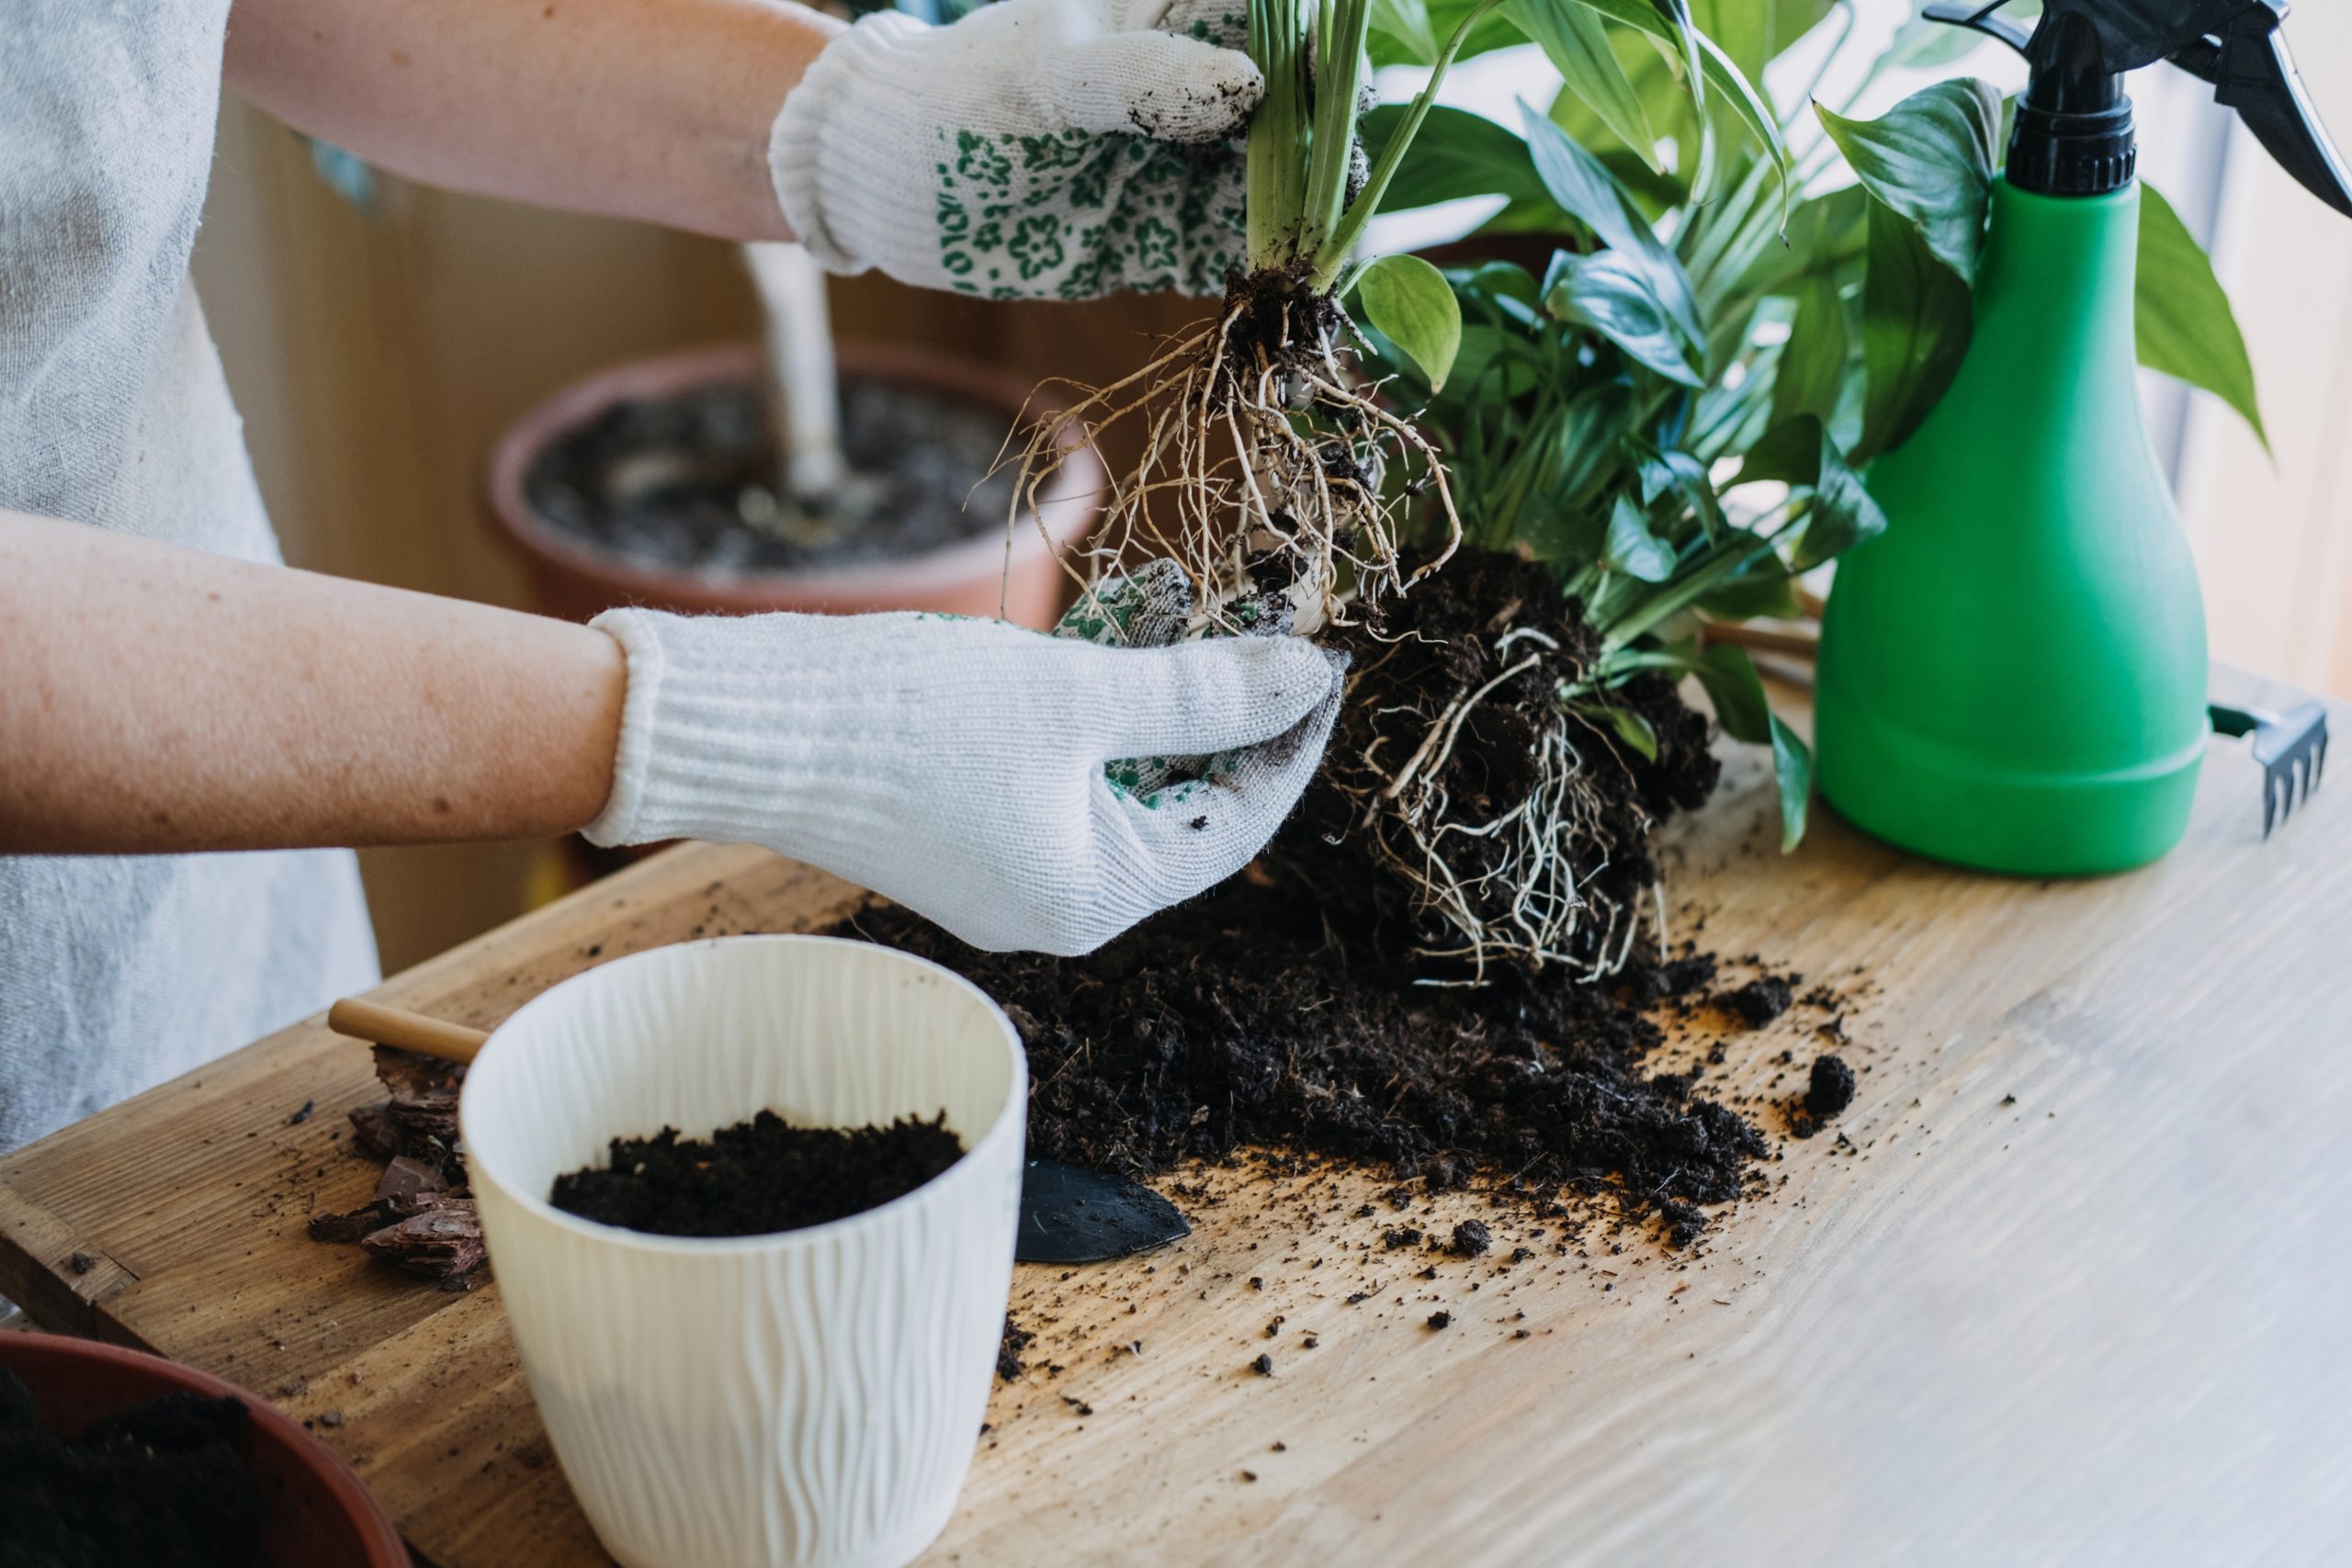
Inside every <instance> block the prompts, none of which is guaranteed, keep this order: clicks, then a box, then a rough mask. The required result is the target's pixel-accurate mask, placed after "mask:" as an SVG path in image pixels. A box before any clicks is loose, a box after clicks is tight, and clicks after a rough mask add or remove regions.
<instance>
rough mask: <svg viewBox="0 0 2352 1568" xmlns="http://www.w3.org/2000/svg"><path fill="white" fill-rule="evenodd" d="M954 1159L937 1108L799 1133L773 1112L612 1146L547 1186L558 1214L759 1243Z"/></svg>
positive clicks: (855, 1207)
mask: <svg viewBox="0 0 2352 1568" xmlns="http://www.w3.org/2000/svg"><path fill="white" fill-rule="evenodd" d="M963 1156H964V1140H963V1139H961V1138H959V1137H957V1136H956V1134H955V1133H954V1132H952V1131H950V1130H949V1128H948V1125H947V1112H946V1111H941V1112H940V1113H939V1114H938V1115H937V1116H935V1117H933V1119H932V1120H930V1121H928V1122H925V1121H921V1120H918V1119H917V1118H915V1117H912V1116H901V1117H899V1119H898V1120H897V1121H895V1122H891V1123H890V1124H889V1125H888V1126H875V1127H799V1126H795V1125H793V1124H792V1123H791V1122H786V1120H785V1119H784V1118H783V1117H781V1116H778V1115H777V1114H776V1113H775V1111H761V1112H760V1113H759V1114H758V1115H757V1116H755V1117H753V1118H752V1120H750V1121H749V1122H737V1123H735V1125H733V1126H731V1127H722V1128H720V1129H719V1130H718V1132H716V1133H713V1134H711V1135H710V1136H709V1137H708V1138H681V1137H680V1136H679V1135H678V1131H677V1129H676V1128H674V1127H665V1128H663V1129H662V1131H661V1132H659V1133H657V1134H654V1135H653V1136H652V1137H650V1138H615V1139H614V1140H613V1142H612V1152H611V1158H610V1160H609V1162H608V1163H607V1164H606V1165H605V1166H604V1167H602V1168H592V1169H587V1170H574V1171H569V1172H567V1173H565V1174H564V1175H562V1176H559V1177H557V1178H556V1179H555V1191H554V1193H553V1195H552V1196H551V1197H550V1198H549V1199H548V1201H550V1202H552V1203H553V1204H554V1205H555V1206H556V1207H557V1208H559V1209H561V1210H563V1211H564V1212H565V1213H571V1214H577V1215H579V1216H580V1217H581V1218H582V1219H584V1220H594V1221H596V1222H598V1223H599V1224H607V1225H620V1226H623V1227H625V1228H627V1229H628V1230H633V1231H647V1232H650V1233H651V1234H653V1235H694V1236H727V1235H772V1234H773V1233H775V1232H777V1231H797V1230H803V1229H806V1228H807V1227H809V1226H810V1225H821V1224H827V1223H828V1222H830V1221H833V1220H838V1219H843V1218H846V1217H847V1216H849V1215H851V1214H857V1213H865V1211H866V1210H868V1209H874V1208H879V1207H880V1206H881V1205H882V1204H884V1203H888V1202H889V1201H892V1200H893V1199H897V1198H903V1197H905V1196H906V1195H907V1194H908V1193H910V1192H911V1191H913V1190H915V1189H916V1188H918V1187H921V1186H922V1184H923V1183H925V1182H926V1181H929V1180H931V1179H933V1177H936V1176H938V1175H939V1174H940V1173H941V1172H942V1171H944V1170H945V1169H946V1168H948V1167H949V1166H951V1165H954V1164H955V1163H956V1161H957V1160H959V1159H961V1158H962V1157H963Z"/></svg>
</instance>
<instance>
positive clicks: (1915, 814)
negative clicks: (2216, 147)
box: [1815, 0, 2352, 876]
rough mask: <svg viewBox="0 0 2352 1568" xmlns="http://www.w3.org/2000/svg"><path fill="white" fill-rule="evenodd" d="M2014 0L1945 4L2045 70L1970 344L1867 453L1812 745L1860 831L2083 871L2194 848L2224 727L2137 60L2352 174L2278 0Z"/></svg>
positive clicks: (1999, 194) (1830, 793) (2012, 166)
mask: <svg viewBox="0 0 2352 1568" xmlns="http://www.w3.org/2000/svg"><path fill="white" fill-rule="evenodd" d="M2004 3H2006V0H1992V3H1991V4H1985V0H1974V3H1973V4H1965V5H1957V6H1953V5H1941V6H1930V7H1929V8H1928V16H1929V17H1933V18H1935V19H1937V20H1939V21H1946V22H1951V23H1954V24H1956V25H1960V26H1964V27H1972V28H1977V29H1978V30H1980V31H1984V32H1987V33H1990V34H1992V35H1993V36H1995V37H1996V38H1999V39H2003V40H2004V41H2005V42H2007V43H2009V44H2011V45H2012V46H2014V47H2015V48H2017V49H2018V50H2019V51H2021V52H2022V53H2024V55H2025V56H2026V58H2027V60H2028V61H2029V62H2030V64H2031V66H2032V74H2031V80H2030V84H2029V85H2028V86H2027V88H2026V90H2025V93H2024V95H2023V96H2021V97H2020V98H2019V99H2018V106H2017V113H2016V119H2015V130H2014V132H2013V134H2012V137H2011V140H2010V144H2009V151H2008V157H2007V171H2006V173H2005V175H2003V177H2002V178H2001V179H2000V180H1999V181H1997V182H1996V185H1995V187H1994V191H1993V201H1992V213H1991V226H1990V228H1989V230H1988V231H1987V235H1986V240H1985V254H1984V259H1983V261H1982V262H1981V263H1980V265H1979V268H1978V276H1977V283H1976V290H1975V295H1974V316H1975V326H1974V333H1973V337H1972V339H1971V342H1970V345H1969V350H1968V355H1967V357H1966V359H1965V360H1964V362H1963V363H1962V367H1961V369H1960V372H1959V374H1958V376H1957V377H1956V378H1954V380H1953V382H1952V385H1951V389H1950V390H1949V391H1948V392H1947V393H1946V394H1945V396H1944V398H1943V400H1941V401H1940V402H1939V404H1938V405H1937V406H1936V408H1935V410H1934V412H1931V413H1930V414H1929V415H1928V418H1927V419H1926V420H1925V421H1924V422H1922V423H1921V424H1920V426H1919V428H1918V430H1917V432H1916V433H1915V434H1913V435H1912V437H1911V438H1910V439H1909V440H1908V441H1907V442H1905V444H1904V445H1903V446H1900V447H1898V448H1896V449H1895V450H1894V451H1893V452H1890V453H1888V454H1886V455H1885V456H1884V457H1881V458H1880V459H1879V460H1878V461H1877V462H1876V463H1874V464H1873V465H1872V466H1871V470H1870V473H1869V475H1868V478H1867V481H1866V482H1867V483H1868V485H1869V487H1870V490H1871V495H1872V496H1873V497H1874V498H1875V499H1876V500H1877V502H1879V504H1880V506H1881V507H1882V508H1883V510H1884V511H1885V513H1886V515H1887V529H1886V532H1885V533H1884V534H1883V535H1881V536H1878V537H1877V538H1874V539H1872V540H1871V541H1870V542H1868V543H1866V544H1864V545H1862V546H1860V547H1858V548H1856V549H1855V550H1853V551H1852V552H1850V553H1849V555H1848V556H1847V557H1846V558H1845V559H1843V560H1842V561H1841V562H1840V563H1839V565H1838V574H1837V580H1836V583H1835V585H1834V587H1833V588H1832V590H1831V592H1830V595H1829V604H1828V607H1827V609H1826V612H1825V614H1824V615H1823V618H1822V635H1821V661H1820V673H1819V681H1818V686H1817V689H1816V693H1815V739H1816V744H1817V748H1818V751H1819V758H1820V761H1819V770H1820V771H1819V777H1820V781H1821V787H1822V793H1823V795H1825V796H1826V798H1827V800H1828V801H1829V803H1830V805H1831V806H1833V807H1836V808H1837V809H1838V812H1839V813H1840V814H1841V815H1843V816H1844V817H1846V818H1848V819H1849V820H1850V821H1852V822H1854V823H1855V824H1857V825H1858V826H1860V827H1861V828H1862V829H1865V830H1866V831H1868V832H1870V833H1871V834H1874V835H1875V836H1877V837H1879V838H1882V839H1885V840H1888V841H1890V842H1892V843H1894V844H1897V845H1900V846H1902V847H1904V848H1905V849H1909V850H1912V851H1915V852H1918V853H1921V854H1926V855H1930V856H1933V857H1935V858H1937V859H1939V860H1947V861H1952V862H1956V863H1961V864H1963V865H1970V866H1976V867H1981V868H1983V869H1986V870H1991V871H2000V872H2009V873H2015V874H2024V875H2034V876H2059V875H2087V874H2098V873H2103V872H2113V871H2121V870H2124V869H2127V868H2129V867H2131V866H2136V865H2142V864H2144V863H2147V862H2149V861H2153V860H2155V859H2156V858H2158V857H2159V856H2161V855H2163V854H2164V853H2165V852H2167V851H2169V850H2170V849H2171V848H2172V847H2173V845H2174V844H2176V843H2177V842H2178V841H2179V840H2180V836H2181V834H2182V833H2183V831H2185V830H2186V829H2187V827H2188V812H2189V804H2190V800H2191V797H2192V796H2193V795H2194V794H2195V792H2196V787H2197V774H2198V769H2199V763H2200V762H2201V761H2203V758H2204V754H2205V748H2206V743H2207V739H2208V738H2209V736H2210V734H2211V720H2210V719H2209V716H2208V710H2207V707H2206V690H2205V688H2206V674H2207V665H2206V653H2205V611H2204V603H2203V600H2202V598H2201V596H2200V594H2199V590H2198V583H2197V571H2196V565H2195V562H2194V561H2193V560H2192V559H2191V558H2190V555H2189V549H2188V539H2187V537H2186V536H2185V535H2184V534H2183V532H2182V529H2181V525H2180V518H2179V514H2178V513H2177V510H2176V509H2175V507H2174V503H2173V499H2172V494H2171V491H2170V489H2169V487H2168V485H2167V484H2166V482H2165V475H2164V473H2163V470H2162V469H2161V468H2159V467H2158V465H2157V462H2156V459H2155V456H2154V451H2153V449H2152V448H2151V446H2149V442H2148V437H2147V433H2146V431H2145V428H2144V427H2143V423H2142V422H2141V416H2140V403H2139V393H2138V389H2137V385H2136V379H2135V370H2136V367H2137V364H2138V356H2137V354H2136V352H2135V344H2134V337H2133V315H2132V305H2133V293H2134V272H2135V267H2136V265H2137V255H2138V242H2139V207H2140V191H2139V186H2138V185H2137V183H2136V182H2135V180H2134V177H2133V174H2134V168H2135V164H2136V153H2135V142H2134V140H2133V132H2132V120H2131V99H2130V98H2129V97H2127V96H2125V95H2124V92H2123V76H2124V74H2125V73H2127V72H2130V71H2133V70H2136V69H2138V68H2140V67H2142V66H2145V65H2150V64H2154V63H2155V62H2158V61H2163V60H2169V61H2171V62H2173V63H2175V64H2177V65H2179V66H2182V67H2183V68H2185V69H2187V70H2188V71H2190V72H2192V73H2195V74H2197V75H2199V76H2201V77H2203V78H2204V79H2206V80H2207V81H2210V82H2212V83H2213V84H2214V85H2215V87H2216V96H2217V97H2218V98H2219V100H2220V101H2221V102H2222V104H2224V105H2227V106H2229V107H2232V108H2234V109H2235V110H2236V111H2237V112H2238V114H2239V115H2240V117H2241V118H2243V119H2245V122H2246V124H2247V126H2248V127H2249V129H2251V130H2253V131H2254V132H2255V134H2256V137H2257V138H2258V139H2259V140H2260V141H2261V142H2262V144H2263V145H2264V147H2265V148H2266V149H2267V150H2268V151H2269V152H2270V153H2271V155H2272V156H2273V157H2275V158H2277V159H2278V161H2279V163H2280V164H2282V165H2284V166H2285V167H2286V168H2287V170H2288V171H2289V172H2290V173H2291V174H2292V175H2295V177H2296V178H2297V179H2298V180H2300V181H2301V183H2302V184H2303V185H2304V186H2307V187H2308V188H2310V189H2311V190H2312V191H2313V192H2315V193H2316V194H2318V195H2319V196H2320V197H2322V198H2323V199H2324V200H2325V201H2327V202H2328V203H2329V204H2330V205H2331V206H2334V207H2335V208H2336V209H2338V210H2340V211H2343V212H2345V213H2346V214H2347V215H2352V177H2347V175H2346V170H2345V167H2344V164H2343V163H2342V161H2341V159H2340V158H2339V157H2338V156H2337V154H2336V152H2335V148H2334V147H2333V145H2332V144H2331V143H2330V142H2329V141H2328V139H2327V135H2326V132H2325V131H2324V130H2323V129H2322V128H2321V125H2320V122H2319V119H2318V117H2317V115H2316V114H2315V113H2313V111H2312V107H2311V104H2310V102H2309V100H2308V98H2307V97H2306V96H2304V93H2303V90H2302V85H2301V79H2300V78H2299V77H2298V76H2297V74H2296V73H2295V69H2294V65H2293V62H2292V60H2291V58H2290V56H2289V54H2288V52H2287V48H2286V42H2285V39H2283V37H2282V36H2281V35H2280V34H2279V31H2278V24H2279V22H2280V21H2281V20H2282V19H2283V18H2284V17H2285V15H2286V5H2285V3H2284V0H2048V3H2047V4H2046V5H2045V6H2044V9H2043V11H2042V15H2041V21H2040V23H2039V24H2038V25H2037V26H2036V27H2035V28H2034V30H2033V32H2032V33H2031V34H2030V36H2029V35H2028V34H2027V33H2026V32H2025V31H2024V30H2023V29H2021V28H2018V27H2017V26H2016V25H2015V24H2012V23H2010V22H2008V21H2007V20H2005V19H2003V18H2002V17H1999V16H1997V15H1996V13H1997V12H1998V11H1999V9H2000V7H2001V5H2002V4H2004ZM2323 743H2324V740H2323ZM2313 765H2314V766H2315V763H2314V764H2313ZM2267 809H2268V796H2267V795H2266V813H2267ZM2266 826H2267V820H2266Z"/></svg>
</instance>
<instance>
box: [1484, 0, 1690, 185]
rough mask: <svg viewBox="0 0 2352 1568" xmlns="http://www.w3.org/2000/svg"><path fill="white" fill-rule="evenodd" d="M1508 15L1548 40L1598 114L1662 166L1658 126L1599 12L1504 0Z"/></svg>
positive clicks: (1571, 83)
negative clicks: (1627, 75)
mask: <svg viewBox="0 0 2352 1568" xmlns="http://www.w3.org/2000/svg"><path fill="white" fill-rule="evenodd" d="M1503 15H1505V16H1507V17H1510V19H1511V20H1512V21H1513V22H1515V23H1517V24H1518V26H1519V28H1520V30H1521V31H1522V32H1524V33H1526V34H1527V36H1528V37H1529V38H1531V39H1534V40H1535V41H1536V42H1537V43H1538V44H1540V45H1541V46H1543V50H1544V58H1545V59H1546V60H1549V61H1550V62H1552V68H1553V69H1554V70H1555V71H1557V72H1558V73H1560V76H1561V78H1562V80H1564V81H1565V82H1566V84H1567V90H1568V91H1569V92H1571V93H1574V94H1575V95H1576V96H1577V97H1578V98H1580V99H1582V100H1583V101H1584V103H1585V105H1586V107H1589V108H1590V109H1591V110H1592V112H1593V115H1594V116H1595V118H1598V119H1600V122H1601V123H1602V124H1603V125H1606V126H1607V127H1608V128H1609V129H1610V130H1612V131H1614V132H1615V133H1616V135H1617V139H1618V140H1619V141H1623V143H1624V144H1625V145H1626V146H1627V147H1629V148H1631V149H1632V150H1633V151H1634V152H1635V153H1637V154H1639V155H1640V157H1641V159H1642V161H1643V162H1644V163H1645V164H1648V165H1649V167H1650V168H1652V169H1653V170H1658V169H1663V168H1664V167H1665V165H1664V164H1661V163H1660V162H1659V160H1658V156H1657V131H1656V130H1653V129H1651V126H1650V118H1649V115H1648V113H1647V112H1646V111H1645V109H1644V108H1643V107H1642V100H1641V96H1640V95H1639V94H1637V93H1636V92H1634V85H1633V84H1632V83H1631V82H1629V81H1627V80H1626V79H1625V71H1624V68H1623V66H1621V65H1619V64H1618V62H1617V53H1616V51H1615V50H1613V49H1612V48H1611V46H1610V42H1609V32H1608V29H1607V28H1604V27H1602V26H1601V22H1600V17H1599V16H1598V15H1596V14H1595V13H1593V12H1591V11H1589V10H1587V9H1586V8H1585V7H1584V6H1579V5H1570V4H1567V3H1566V0H1503Z"/></svg>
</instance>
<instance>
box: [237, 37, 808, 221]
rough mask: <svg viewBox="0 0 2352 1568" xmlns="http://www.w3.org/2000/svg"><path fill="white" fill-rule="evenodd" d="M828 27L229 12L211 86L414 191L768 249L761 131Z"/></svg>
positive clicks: (772, 200)
mask: <svg viewBox="0 0 2352 1568" xmlns="http://www.w3.org/2000/svg"><path fill="white" fill-rule="evenodd" d="M843 25H844V24H842V23H841V22H838V21H835V20H833V19H832V18H831V17H825V16H822V15H820V14H819V13H818V12H815V11H812V10H809V8H808V7H806V6H797V5H791V4H787V3H786V0H235V4H234V5H233V6H232V9H231V11H230V13H229V47H228V60H227V78H228V82H229V85H231V86H232V87H234V88H235V89H236V90H237V91H238V92H240V93H242V94H243V96H245V97H247V98H249V99H250V100H252V101H253V102H254V104H255V105H257V106H259V107H261V108H263V109H265V110H266V111H267V112H269V113H270V114H272V115H275V116H276V117H277V118H279V119H282V120H284V121H285V122H286V123H287V124H288V125H290V126H293V127H294V128H295V129H296V130H301V131H304V132H307V133H308V134H310V135H313V136H316V137H318V138H320V139H321V140H322V141H331V142H333V143H334V144H335V145H336V146H338V147H342V148H345V149H347V150H348V151H350V152H355V153H356V154H357V155H359V156H360V157H362V158H365V159H366V160H368V162H369V163H371V164H378V165H379V166H381V167H383V168H385V169H389V170H390V171H391V172H392V173H394V174H398V175H407V176H410V177H412V178H414V179H420V180H424V181H425V182H427V183H429V184H433V185H439V186H449V187H451V188H453V189H457V190H465V191H473V192H478V193H481V194H482V195H487V196H500V197H510V198H512V199H515V200H517V201H528V202H535V203H537V204H539V205H542V206H548V207H562V208H569V209H572V210H574V211H580V212H593V213H599V214H603V215H605V216H610V217H617V218H639V219H644V220H649V221H651V222H657V223H666V224H669V225H671V226H672V227H673V228H679V229H692V230H695V231H701V232H703V233H709V234H719V235H725V236H727V237H729V238H732V239H739V240H788V239H791V238H792V237H793V235H792V232H791V230H790V228H789V226H788V225H787V224H786V221H785V219H784V215H783V213H782V212H781V211H780V210H779V209H778V208H777V206H776V197H775V186H774V184H773V182H772V180H771V178H770V175H769V173H768V137H769V131H770V130H771V128H772V127H773V126H774V124H775V115H776V107H777V106H778V105H779V104H781V103H782V102H783V101H784V99H785V96H786V94H787V93H788V92H789V91H790V89H791V88H792V86H793V85H795V84H796V83H797V82H798V81H799V80H800V75H801V73H802V72H804V71H806V70H807V69H808V67H809V62H810V61H812V60H814V59H815V58H816V56H817V51H819V50H820V49H822V48H823V47H824V46H825V44H826V43H827V41H829V40H830V39H831V38H832V37H833V35H834V34H836V33H838V32H840V31H841V30H842V27H843Z"/></svg>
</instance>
